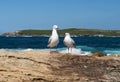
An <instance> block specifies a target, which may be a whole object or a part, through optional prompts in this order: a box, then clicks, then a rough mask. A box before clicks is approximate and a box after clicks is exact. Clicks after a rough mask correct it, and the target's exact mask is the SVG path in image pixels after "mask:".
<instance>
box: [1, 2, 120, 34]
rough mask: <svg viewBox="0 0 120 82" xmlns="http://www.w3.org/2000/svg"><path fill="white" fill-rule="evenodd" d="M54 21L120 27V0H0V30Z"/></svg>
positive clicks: (49, 25) (63, 25) (61, 25)
mask: <svg viewBox="0 0 120 82" xmlns="http://www.w3.org/2000/svg"><path fill="white" fill-rule="evenodd" d="M54 24H57V25H58V26H59V28H60V29H64V28H88V29H108V30H111V29H113V30H120V0H0V33H4V32H9V31H10V32H12V31H16V30H22V29H52V26H53V25H54Z"/></svg>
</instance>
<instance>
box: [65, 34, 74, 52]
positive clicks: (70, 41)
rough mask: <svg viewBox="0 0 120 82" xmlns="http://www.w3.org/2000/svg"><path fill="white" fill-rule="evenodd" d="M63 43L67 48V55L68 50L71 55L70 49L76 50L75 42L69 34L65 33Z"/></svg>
mask: <svg viewBox="0 0 120 82" xmlns="http://www.w3.org/2000/svg"><path fill="white" fill-rule="evenodd" d="M63 42H64V44H65V45H66V46H67V47H68V53H69V48H71V53H72V48H76V45H75V41H74V40H73V39H72V38H71V37H70V34H69V33H65V38H64V41H63Z"/></svg>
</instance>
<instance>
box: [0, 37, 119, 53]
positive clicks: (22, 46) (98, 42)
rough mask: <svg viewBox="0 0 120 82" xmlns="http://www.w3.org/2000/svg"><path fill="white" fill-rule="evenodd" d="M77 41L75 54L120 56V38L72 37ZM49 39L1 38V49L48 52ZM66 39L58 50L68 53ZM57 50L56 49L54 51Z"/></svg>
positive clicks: (61, 38)
mask: <svg viewBox="0 0 120 82" xmlns="http://www.w3.org/2000/svg"><path fill="white" fill-rule="evenodd" d="M72 38H73V39H74V40H75V43H76V46H77V48H76V49H73V53H77V54H83V55H84V54H91V53H95V52H102V53H105V54H108V55H109V54H120V37H72ZM48 39H49V37H0V49H2V50H3V49H4V50H8V51H22V50H46V51H49V48H48V47H47V45H48ZM63 39H64V37H60V43H59V45H58V50H59V51H60V52H67V47H66V46H64V44H63ZM53 50H55V48H54V49H53Z"/></svg>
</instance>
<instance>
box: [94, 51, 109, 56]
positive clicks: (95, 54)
mask: <svg viewBox="0 0 120 82" xmlns="http://www.w3.org/2000/svg"><path fill="white" fill-rule="evenodd" d="M92 56H96V57H102V56H107V55H106V54H104V53H101V52H96V53H94V54H93V55H92Z"/></svg>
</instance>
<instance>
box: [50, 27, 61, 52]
mask: <svg viewBox="0 0 120 82" xmlns="http://www.w3.org/2000/svg"><path fill="white" fill-rule="evenodd" d="M57 29H58V26H57V25H53V30H52V35H51V36H50V38H49V41H48V47H50V53H51V52H52V50H51V49H52V48H53V47H57V45H58V43H59V36H58V33H57ZM56 52H57V48H56Z"/></svg>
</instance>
